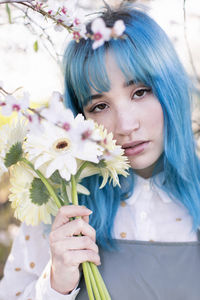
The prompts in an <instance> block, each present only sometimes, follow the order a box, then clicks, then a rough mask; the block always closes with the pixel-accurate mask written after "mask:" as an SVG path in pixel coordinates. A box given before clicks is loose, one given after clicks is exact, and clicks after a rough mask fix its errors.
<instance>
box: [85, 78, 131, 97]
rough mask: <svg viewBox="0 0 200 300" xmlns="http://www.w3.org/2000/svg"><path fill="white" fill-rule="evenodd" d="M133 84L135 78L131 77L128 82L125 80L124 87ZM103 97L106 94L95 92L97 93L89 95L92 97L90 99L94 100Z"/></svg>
mask: <svg viewBox="0 0 200 300" xmlns="http://www.w3.org/2000/svg"><path fill="white" fill-rule="evenodd" d="M131 85H135V81H134V80H133V79H131V80H129V81H127V82H124V84H123V87H129V86H131ZM103 97H104V94H95V95H91V96H90V97H89V99H90V101H92V100H95V99H100V98H103Z"/></svg>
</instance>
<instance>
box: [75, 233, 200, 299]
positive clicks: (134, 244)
mask: <svg viewBox="0 0 200 300" xmlns="http://www.w3.org/2000/svg"><path fill="white" fill-rule="evenodd" d="M117 242H118V245H119V250H118V251H112V252H109V251H105V250H101V249H100V256H101V266H100V267H99V271H100V272H101V275H102V276H103V279H104V281H105V283H106V286H107V288H108V290H109V293H110V295H111V299H112V300H200V238H199V241H198V242H144V241H127V240H117ZM80 288H81V290H80V292H79V294H78V296H77V297H76V299H77V300H87V299H88V296H87V291H86V288H85V284H84V280H83V278H82V279H81V282H80Z"/></svg>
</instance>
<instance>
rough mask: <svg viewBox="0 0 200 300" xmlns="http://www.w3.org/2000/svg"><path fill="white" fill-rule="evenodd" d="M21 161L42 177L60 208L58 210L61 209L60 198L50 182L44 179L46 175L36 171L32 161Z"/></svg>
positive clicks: (22, 159) (23, 159)
mask: <svg viewBox="0 0 200 300" xmlns="http://www.w3.org/2000/svg"><path fill="white" fill-rule="evenodd" d="M20 160H21V161H23V162H24V163H25V164H26V165H28V166H29V167H30V168H31V169H32V170H33V171H34V172H35V173H36V174H37V175H38V176H39V177H40V179H41V180H42V182H43V183H44V185H45V186H46V188H47V190H48V192H49V194H50V195H51V197H52V198H53V200H54V201H55V203H56V205H57V206H58V208H60V207H61V203H60V201H59V199H58V196H57V195H56V193H55V191H54V189H53V187H52V186H51V184H50V183H49V181H48V180H47V179H46V178H45V177H44V175H43V174H42V173H41V172H40V171H39V170H36V169H35V168H34V165H33V164H32V163H31V162H30V161H28V160H27V159H26V158H21V159H20Z"/></svg>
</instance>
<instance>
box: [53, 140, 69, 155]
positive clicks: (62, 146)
mask: <svg viewBox="0 0 200 300" xmlns="http://www.w3.org/2000/svg"><path fill="white" fill-rule="evenodd" d="M70 145H71V143H70V140H68V139H66V138H64V139H59V140H57V141H55V143H54V144H53V148H54V150H55V151H58V152H60V151H65V150H68V149H69V148H70Z"/></svg>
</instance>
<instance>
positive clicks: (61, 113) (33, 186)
mask: <svg viewBox="0 0 200 300" xmlns="http://www.w3.org/2000/svg"><path fill="white" fill-rule="evenodd" d="M61 100H62V96H61V95H60V94H59V93H57V92H54V94H53V96H52V99H51V101H50V104H49V107H44V108H40V109H38V110H36V109H31V108H29V103H28V95H27V94H25V95H24V97H23V99H21V100H17V99H15V97H13V96H11V95H7V96H6V97H5V101H0V105H1V106H2V109H1V113H2V114H3V115H9V114H10V113H11V112H12V111H17V112H18V117H17V120H14V121H13V122H12V124H11V125H8V124H6V125H4V126H2V127H1V129H0V176H1V175H2V174H3V173H4V172H7V171H8V170H9V171H10V182H11V189H10V192H11V193H10V196H9V199H10V201H11V202H12V207H13V208H14V209H15V212H14V215H15V217H16V218H18V219H19V220H21V221H22V222H26V223H27V224H28V225H30V224H31V225H37V224H39V223H40V222H44V223H46V224H50V223H51V215H53V216H55V215H56V214H57V211H58V209H59V208H60V207H61V206H63V205H68V204H70V203H73V204H74V205H78V193H83V194H87V195H88V194H89V193H90V192H89V191H88V190H87V188H86V187H84V186H83V185H81V179H83V178H85V177H88V176H91V175H94V174H100V176H102V183H101V186H100V188H103V187H104V186H105V184H106V183H107V181H108V180H110V182H112V184H113V185H114V186H115V185H119V178H118V175H119V174H121V175H124V176H127V174H128V172H127V170H128V168H129V165H128V163H127V158H126V157H125V156H124V155H123V154H124V153H123V149H121V147H120V146H119V145H116V141H115V140H113V135H112V133H108V132H107V130H106V129H104V128H103V126H99V125H97V124H95V123H94V122H93V121H92V120H85V119H84V117H83V116H82V115H81V114H79V115H77V117H75V118H74V116H73V114H72V112H71V111H70V110H69V109H66V108H65V107H64V105H63V102H62V101H61ZM94 213H95V212H94ZM82 266H83V273H84V277H85V282H86V287H87V291H88V296H89V299H90V300H91V299H105V300H107V299H111V298H110V296H109V293H108V291H107V289H106V286H105V284H104V282H103V279H102V277H101V275H100V273H99V271H98V268H97V267H96V266H95V265H94V264H93V263H90V262H85V263H83V264H82Z"/></svg>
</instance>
